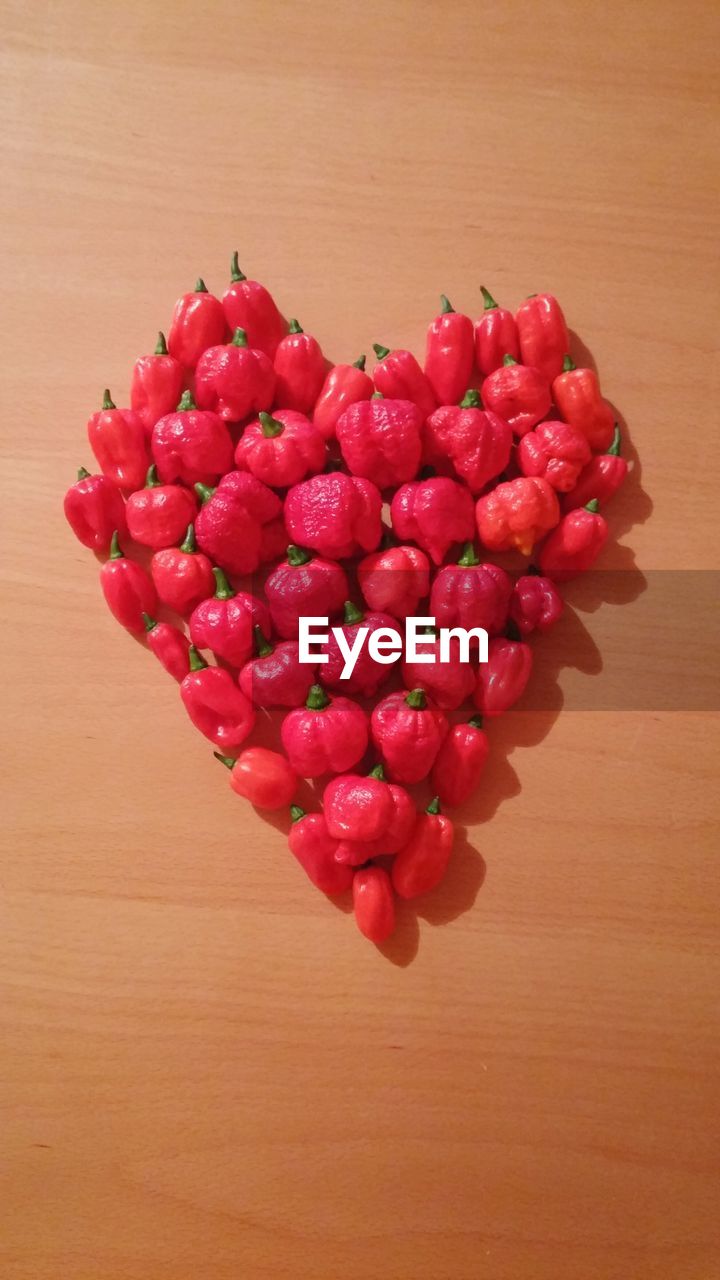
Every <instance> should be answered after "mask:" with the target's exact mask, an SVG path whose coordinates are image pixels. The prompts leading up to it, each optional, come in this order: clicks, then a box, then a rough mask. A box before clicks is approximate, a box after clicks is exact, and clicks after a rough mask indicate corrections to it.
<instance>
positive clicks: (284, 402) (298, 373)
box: [274, 320, 325, 413]
mask: <svg viewBox="0 0 720 1280" xmlns="http://www.w3.org/2000/svg"><path fill="white" fill-rule="evenodd" d="M274 363H275V404H276V405H277V406H278V408H280V409H296V410H297V412H298V413H310V412H311V411H312V409H313V407H314V405H315V401H316V400H317V398H318V396H319V394H320V389H321V387H322V385H323V383H324V381H325V357H324V355H323V353H322V350H321V349H320V343H319V342H318V341H317V339H316V338H311V337H310V334H309V333H304V332H303V330H302V328H301V327H300V325H299V324H298V322H297V320H291V321H290V324H289V326H288V334H287V337H286V338H283V340H282V342H281V343H280V345H279V346H278V349H277V351H276V352H275V361H274Z"/></svg>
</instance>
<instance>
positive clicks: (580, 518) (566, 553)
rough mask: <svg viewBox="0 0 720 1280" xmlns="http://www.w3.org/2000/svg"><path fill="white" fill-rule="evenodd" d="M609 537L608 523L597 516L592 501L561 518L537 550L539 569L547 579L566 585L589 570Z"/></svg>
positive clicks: (594, 504) (595, 503)
mask: <svg viewBox="0 0 720 1280" xmlns="http://www.w3.org/2000/svg"><path fill="white" fill-rule="evenodd" d="M607 537H608V527H607V521H606V520H605V518H604V517H603V516H601V515H598V503H597V501H596V500H595V499H593V501H592V502H588V503H587V505H586V506H584V507H579V508H578V510H576V511H570V512H569V513H568V514H567V515H566V516H563V518H562V520H561V521H560V523H559V525H558V526H557V529H553V531H552V533H551V534H550V537H549V538H547V539H546V541H545V542H544V543H543V545H542V547H541V548H540V554H539V556H538V565H539V566H540V569H541V571H542V572H543V573H544V574H547V576H548V578H553V579H554V581H555V582H567V581H568V580H569V579H570V578H574V577H576V575H577V574H578V573H581V572H582V571H583V570H584V569H591V568H592V566H593V565H594V563H595V561H596V560H597V558H598V556H599V555H600V552H601V551H602V549H603V547H604V546H605V543H606V542H607Z"/></svg>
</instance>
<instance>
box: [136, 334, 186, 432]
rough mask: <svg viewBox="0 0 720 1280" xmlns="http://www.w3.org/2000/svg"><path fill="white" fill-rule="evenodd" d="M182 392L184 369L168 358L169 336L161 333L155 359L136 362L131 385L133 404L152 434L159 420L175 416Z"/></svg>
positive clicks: (153, 357) (146, 357)
mask: <svg viewBox="0 0 720 1280" xmlns="http://www.w3.org/2000/svg"><path fill="white" fill-rule="evenodd" d="M182 388H183V368H182V365H181V364H180V362H179V361H178V360H175V359H174V357H173V356H169V355H168V349H167V345H166V343H165V334H164V333H159V334H158V340H157V346H156V347H155V351H154V353H153V355H151V356H140V357H139V359H138V360H136V361H135V367H134V369H133V375H132V383H131V385H130V404H131V406H132V408H133V410H134V412H135V413H136V414H137V415H138V417H139V418H140V419H141V420H142V423H143V426H144V427H145V430H146V431H147V432H148V434H149V433H150V432H151V431H152V429H153V427H154V426H155V423H156V422H157V421H158V419H159V418H162V417H164V415H165V414H166V413H172V411H173V409H174V408H175V405H176V404H177V402H178V400H179V399H180V396H181V395H182Z"/></svg>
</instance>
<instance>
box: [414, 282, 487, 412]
mask: <svg viewBox="0 0 720 1280" xmlns="http://www.w3.org/2000/svg"><path fill="white" fill-rule="evenodd" d="M474 361H475V336H474V333H473V324H472V320H471V319H470V317H469V316H462V315H458V313H457V312H456V311H455V310H454V308H453V307H452V306H451V304H450V302H449V301H448V299H447V298H446V297H445V294H443V295H442V297H441V299H440V315H439V316H437V317H436V318H435V319H434V320H433V322H432V324H431V325H430V328H429V329H428V335H427V347H426V353H425V376H426V377H427V380H428V382H429V383H430V386H431V387H432V390H433V395H434V396H435V399H436V400H437V403H438V404H457V403H458V401H459V400H460V399H462V397H463V395H464V394H465V388H466V387H468V386H469V385H470V381H471V377H472V370H473V363H474Z"/></svg>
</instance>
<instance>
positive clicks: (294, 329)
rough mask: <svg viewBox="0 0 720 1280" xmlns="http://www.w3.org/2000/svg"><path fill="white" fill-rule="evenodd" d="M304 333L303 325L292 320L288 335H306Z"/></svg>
mask: <svg viewBox="0 0 720 1280" xmlns="http://www.w3.org/2000/svg"><path fill="white" fill-rule="evenodd" d="M304 332H305V330H304V329H303V327H302V325H301V324H298V322H297V320H291V321H290V323H289V324H288V333H304Z"/></svg>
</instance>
